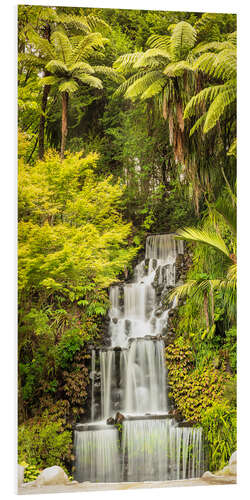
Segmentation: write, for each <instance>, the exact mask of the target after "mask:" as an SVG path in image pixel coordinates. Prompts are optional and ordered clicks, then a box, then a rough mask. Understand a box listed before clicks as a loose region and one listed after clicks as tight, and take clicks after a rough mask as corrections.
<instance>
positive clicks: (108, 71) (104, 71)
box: [92, 66, 124, 83]
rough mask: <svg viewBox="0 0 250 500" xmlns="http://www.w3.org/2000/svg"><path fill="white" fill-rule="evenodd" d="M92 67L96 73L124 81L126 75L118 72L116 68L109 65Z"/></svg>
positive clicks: (117, 80) (116, 80) (118, 81)
mask: <svg viewBox="0 0 250 500" xmlns="http://www.w3.org/2000/svg"><path fill="white" fill-rule="evenodd" d="M92 68H93V70H94V72H95V73H100V74H101V75H104V76H107V77H108V78H110V79H111V80H113V81H114V82H117V83H121V81H124V77H123V76H122V75H121V74H118V73H117V72H116V71H115V70H114V69H112V68H109V67H108V66H92Z"/></svg>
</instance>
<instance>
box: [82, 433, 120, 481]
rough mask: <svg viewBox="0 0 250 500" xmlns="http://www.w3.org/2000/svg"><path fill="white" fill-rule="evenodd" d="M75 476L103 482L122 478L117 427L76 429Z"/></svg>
mask: <svg viewBox="0 0 250 500" xmlns="http://www.w3.org/2000/svg"><path fill="white" fill-rule="evenodd" d="M75 449H76V454H77V460H76V471H75V478H76V480H78V481H83V480H85V481H93V482H101V483H105V482H107V483H111V482H119V481H120V480H121V472H120V456H119V440H118V431H117V429H112V428H111V429H110V428H109V427H108V426H107V429H105V430H102V429H100V430H93V431H92V430H87V431H81V432H78V431H75Z"/></svg>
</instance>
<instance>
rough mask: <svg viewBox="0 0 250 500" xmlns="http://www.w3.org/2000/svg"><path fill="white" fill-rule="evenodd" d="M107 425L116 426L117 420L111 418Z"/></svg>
mask: <svg viewBox="0 0 250 500" xmlns="http://www.w3.org/2000/svg"><path fill="white" fill-rule="evenodd" d="M106 423H107V425H115V419H114V418H113V417H109V418H108V419H107V421H106Z"/></svg>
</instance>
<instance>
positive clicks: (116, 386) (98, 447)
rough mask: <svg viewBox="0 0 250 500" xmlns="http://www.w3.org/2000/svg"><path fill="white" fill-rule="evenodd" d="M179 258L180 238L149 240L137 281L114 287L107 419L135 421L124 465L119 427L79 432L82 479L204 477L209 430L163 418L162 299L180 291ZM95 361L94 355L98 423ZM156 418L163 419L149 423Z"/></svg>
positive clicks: (103, 354)
mask: <svg viewBox="0 0 250 500" xmlns="http://www.w3.org/2000/svg"><path fill="white" fill-rule="evenodd" d="M178 254H183V242H182V241H176V240H174V238H173V235H152V236H149V237H148V238H147V241H146V253H145V259H144V260H142V261H141V262H140V263H139V264H137V266H136V267H135V270H134V277H133V280H132V282H131V283H126V284H123V285H115V286H112V287H111V288H110V302H111V307H110V311H109V317H110V326H109V334H110V337H111V348H109V349H102V350H101V351H100V357H99V361H100V372H101V412H100V419H102V421H103V422H105V421H106V420H107V419H108V418H109V417H111V416H114V415H115V414H116V412H117V411H118V410H119V411H121V412H122V413H123V414H124V415H125V416H126V417H129V416H132V417H133V418H135V420H125V421H124V422H123V431H122V452H121V456H122V466H121V465H120V452H119V446H118V434H117V429H116V428H114V427H113V428H112V427H110V426H108V425H107V426H106V427H105V426H104V427H102V429H98V430H84V431H81V432H77V431H76V433H75V434H76V441H75V442H76V457H77V459H76V464H77V474H76V478H79V479H78V480H88V481H104V482H112V481H116V480H127V481H144V480H165V479H181V478H182V479H185V478H187V477H199V476H200V475H201V471H202V430H201V429H192V428H188V427H177V424H176V422H174V420H172V419H169V418H166V417H165V418H163V416H164V415H166V414H167V412H168V405H167V373H166V363H165V349H164V342H163V340H162V339H161V338H160V335H161V334H162V330H163V328H164V329H165V334H166V327H167V322H168V313H169V311H168V309H166V306H163V303H162V300H163V299H164V294H165V293H166V292H167V290H168V287H173V286H175V282H176V268H175V261H176V257H177V255H178ZM174 306H175V304H172V307H174ZM169 307H170V306H169ZM115 348H119V349H118V350H117V349H116V350H115ZM96 363H97V360H96V358H95V354H93V352H92V403H91V418H92V420H94V418H95V391H94V383H95V368H96ZM150 415H151V416H152V417H153V416H162V417H161V419H154V418H151V419H150V418H147V417H149V416H150ZM145 416H146V419H145ZM142 417H144V419H141V420H140V418H142ZM88 429H89V427H88ZM118 477H119V478H120V479H117V478H118Z"/></svg>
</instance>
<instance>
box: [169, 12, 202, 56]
mask: <svg viewBox="0 0 250 500" xmlns="http://www.w3.org/2000/svg"><path fill="white" fill-rule="evenodd" d="M195 42H196V30H195V28H194V27H193V26H191V24H189V23H187V22H186V21H181V22H180V23H178V24H176V26H175V28H174V29H173V32H172V35H171V39H170V46H171V51H172V52H173V54H174V56H177V57H180V56H181V55H182V54H186V53H187V52H189V50H190V49H192V48H193V47H194V44H195Z"/></svg>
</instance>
